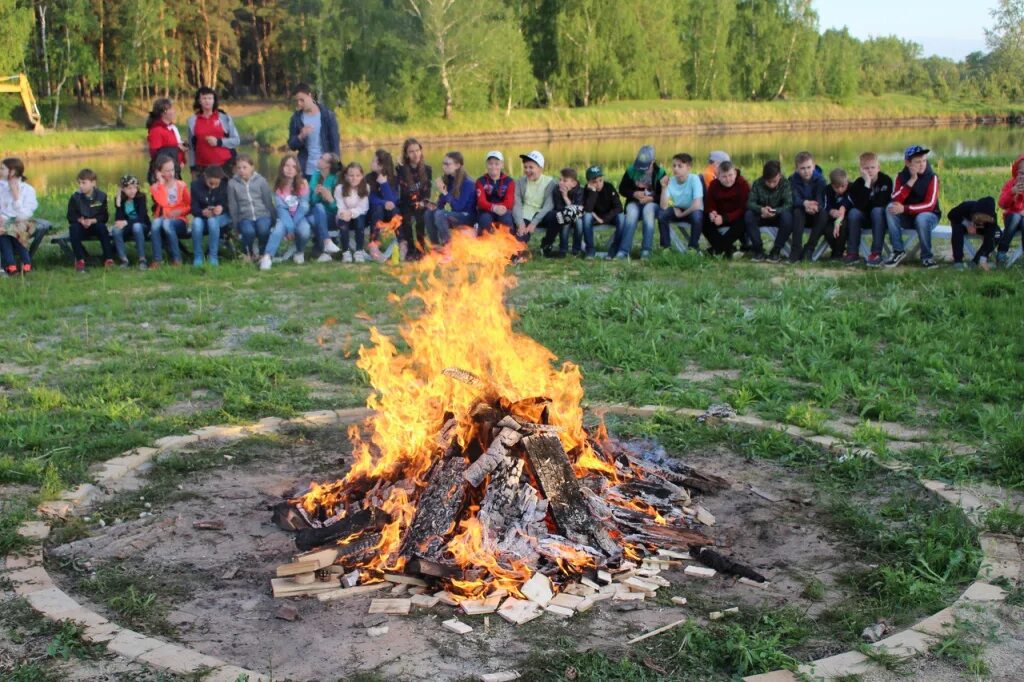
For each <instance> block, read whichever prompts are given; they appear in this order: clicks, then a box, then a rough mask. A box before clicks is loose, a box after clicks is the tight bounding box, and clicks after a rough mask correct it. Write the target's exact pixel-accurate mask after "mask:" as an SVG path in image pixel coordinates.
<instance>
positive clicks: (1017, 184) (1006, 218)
mask: <svg viewBox="0 0 1024 682" xmlns="http://www.w3.org/2000/svg"><path fill="white" fill-rule="evenodd" d="M999 208H1001V209H1003V236H1002V238H1000V240H999V253H998V254H997V255H996V260H997V261H998V263H999V265H1006V264H1007V263H1008V262H1009V260H1010V256H1009V253H1010V242H1012V241H1013V235H1014V234H1016V233H1017V232H1018V231H1019V232H1021V233H1022V234H1024V229H1022V227H1024V155H1021V156H1019V157H1017V160H1016V161H1014V162H1013V168H1012V170H1011V174H1010V179H1009V180H1007V181H1006V184H1005V185H1003V191H1002V192H1000V193H999ZM1022 242H1024V239H1022Z"/></svg>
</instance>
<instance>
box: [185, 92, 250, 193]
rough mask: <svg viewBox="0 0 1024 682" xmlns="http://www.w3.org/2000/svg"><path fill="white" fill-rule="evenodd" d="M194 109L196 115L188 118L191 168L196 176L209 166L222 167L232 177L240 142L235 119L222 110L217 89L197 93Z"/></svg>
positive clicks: (189, 162) (189, 163) (189, 161)
mask: <svg viewBox="0 0 1024 682" xmlns="http://www.w3.org/2000/svg"><path fill="white" fill-rule="evenodd" d="M192 110H193V111H194V112H195V113H194V114H192V115H191V116H189V117H188V142H189V145H188V152H187V153H188V165H189V168H191V169H192V173H193V175H195V174H197V173H199V172H201V171H202V170H203V169H204V168H206V167H208V166H220V167H221V168H223V169H224V174H225V175H227V176H228V177H230V176H231V173H232V171H233V170H234V165H235V163H234V162H235V153H236V152H235V150H236V149H237V148H238V144H239V142H240V141H241V139H240V137H239V135H238V129H237V128H236V127H235V122H234V120H232V118H231V117H230V116H228V114H227V112H225V111H224V110H223V109H221V108H220V100H219V99H218V98H217V93H216V92H215V91H214V89H213V88H209V87H207V86H205V85H204V86H202V87H201V88H199V89H198V90H196V98H195V101H194V102H193V103H192Z"/></svg>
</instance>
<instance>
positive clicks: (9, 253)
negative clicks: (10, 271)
mask: <svg viewBox="0 0 1024 682" xmlns="http://www.w3.org/2000/svg"><path fill="white" fill-rule="evenodd" d="M15 251H17V252H18V255H19V256H20V257H21V264H22V265H32V254H31V253H30V252H29V250H28V247H27V246H25V245H24V244H22V243H21V242H19V241H18V240H17V239H15V238H14V237H12V236H10V235H7V234H5V235H0V265H2V266H3V267H4V268H8V267H13V266H15V265H17V262H16V261H15V258H14V252H15Z"/></svg>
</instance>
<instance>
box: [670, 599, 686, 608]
mask: <svg viewBox="0 0 1024 682" xmlns="http://www.w3.org/2000/svg"><path fill="white" fill-rule="evenodd" d="M672 603H673V604H675V605H676V606H686V597H672Z"/></svg>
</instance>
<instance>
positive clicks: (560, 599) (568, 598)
mask: <svg viewBox="0 0 1024 682" xmlns="http://www.w3.org/2000/svg"><path fill="white" fill-rule="evenodd" d="M583 599H584V597H578V596H576V595H573V594H566V593H565V592H559V593H558V594H556V595H555V596H554V598H553V599H552V600H551V601H549V602H548V606H561V607H564V608H567V609H575V608H576V607H577V606H579V605H580V603H581V602H582V601H583Z"/></svg>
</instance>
